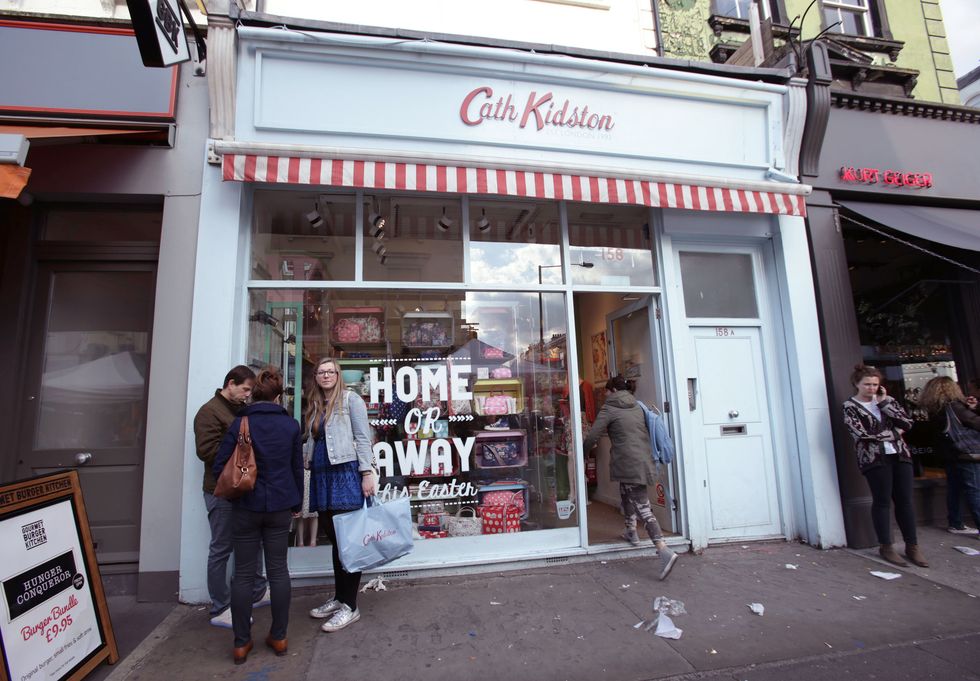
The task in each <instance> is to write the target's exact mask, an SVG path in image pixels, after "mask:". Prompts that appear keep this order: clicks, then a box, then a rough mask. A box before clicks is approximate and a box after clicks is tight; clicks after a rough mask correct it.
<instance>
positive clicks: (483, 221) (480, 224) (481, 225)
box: [476, 208, 490, 232]
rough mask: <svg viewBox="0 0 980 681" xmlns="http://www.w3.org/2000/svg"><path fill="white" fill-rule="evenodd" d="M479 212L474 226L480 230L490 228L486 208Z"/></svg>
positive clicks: (483, 230)
mask: <svg viewBox="0 0 980 681" xmlns="http://www.w3.org/2000/svg"><path fill="white" fill-rule="evenodd" d="M481 213H482V214H481V215H480V219H479V220H477V221H476V228H477V229H478V230H480V231H481V232H485V231H487V230H488V229H490V221H489V220H487V209H486V208H484V209H483V210H482V211H481Z"/></svg>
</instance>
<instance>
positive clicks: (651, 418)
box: [636, 400, 674, 465]
mask: <svg viewBox="0 0 980 681" xmlns="http://www.w3.org/2000/svg"><path fill="white" fill-rule="evenodd" d="M636 403H637V404H638V405H640V409H642V410H643V416H644V418H646V421H647V432H648V433H649V434H650V454H651V455H652V456H653V460H654V461H656V462H657V464H658V465H659V464H662V463H670V462H671V461H673V460H674V442H673V441H672V440H671V439H670V435H669V434H668V433H667V425H666V424H665V423H664V419H663V417H662V416H661V415H660V414H658V413H657V412H655V411H653V410H652V409H650V408H649V407H647V405H645V404H643V403H642V402H640V401H639V400H637V401H636Z"/></svg>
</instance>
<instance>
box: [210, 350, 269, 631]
mask: <svg viewBox="0 0 980 681" xmlns="http://www.w3.org/2000/svg"><path fill="white" fill-rule="evenodd" d="M254 385H255V373H254V372H253V371H252V370H251V369H249V368H248V367H247V366H243V365H239V366H237V367H235V368H234V369H232V370H231V371H229V372H228V374H227V375H226V376H225V382H224V387H223V388H221V389H220V390H215V391H214V397H212V398H211V399H210V400H208V401H207V402H205V403H204V405H203V406H202V407H201V408H200V409H198V411H197V415H196V416H195V417H194V441H195V444H196V446H197V458H199V459H200V460H201V461H203V462H204V505H205V506H206V507H207V509H208V524H209V525H210V526H211V545H210V548H209V550H208V593H209V594H210V595H211V624H213V625H214V626H216V627H225V628H226V629H230V628H231V609H230V608H229V606H230V604H231V585H230V584H229V580H228V558H229V557H230V556H231V550H232V519H231V515H232V505H231V502H230V501H228V500H227V499H222V498H221V497H216V496H214V486H215V484H216V483H217V480H216V479H215V477H214V473H213V472H212V471H211V467H212V465H213V464H214V457H215V455H216V454H217V453H218V445H220V444H221V440H222V438H224V436H225V433H226V432H227V431H228V427H229V426H230V425H231V422H232V421H234V420H235V416H236V415H237V414H238V410H239V409H241V407H242V406H243V405H244V404H245V402H246V401H247V400H248V398H249V396H250V395H251V394H252V388H253V387H254ZM266 586H267V585H266V581H265V577H263V576H262V561H259V563H258V565H257V567H256V575H255V593H254V600H255V602H256V605H267V604H268V603H269V599H268V594H267V593H266Z"/></svg>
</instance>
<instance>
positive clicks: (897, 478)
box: [864, 454, 918, 544]
mask: <svg viewBox="0 0 980 681" xmlns="http://www.w3.org/2000/svg"><path fill="white" fill-rule="evenodd" d="M883 459H884V464H883V465H881V466H878V467H877V468H872V469H870V470H867V471H865V472H864V477H865V478H867V479H868V486H869V487H870V488H871V522H872V524H873V525H874V528H875V534H876V535H878V543H879V544H891V543H892V523H891V518H890V517H889V516H890V515H891V513H890V511H891V506H892V503H894V504H895V520H896V521H898V527H899V529H900V530H901V531H902V538H903V539H904V540H905V543H906V544H917V543H918V540H917V539H916V534H915V509H914V508H913V506H912V464H911V462H904V461H899V459H898V455H897V454H888V455H886V456H884V457H883Z"/></svg>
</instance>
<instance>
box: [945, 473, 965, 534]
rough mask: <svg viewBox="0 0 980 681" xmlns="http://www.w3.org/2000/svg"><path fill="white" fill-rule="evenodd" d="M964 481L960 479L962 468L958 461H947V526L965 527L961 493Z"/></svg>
mask: <svg viewBox="0 0 980 681" xmlns="http://www.w3.org/2000/svg"><path fill="white" fill-rule="evenodd" d="M962 492H963V481H962V480H961V479H960V468H959V465H957V463H956V461H955V460H953V459H949V460H947V461H946V521H947V522H946V526H947V527H956V528H959V527H963V509H962V506H961V503H962V501H961V499H960V497H961V495H962Z"/></svg>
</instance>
